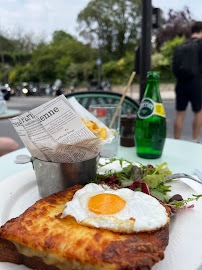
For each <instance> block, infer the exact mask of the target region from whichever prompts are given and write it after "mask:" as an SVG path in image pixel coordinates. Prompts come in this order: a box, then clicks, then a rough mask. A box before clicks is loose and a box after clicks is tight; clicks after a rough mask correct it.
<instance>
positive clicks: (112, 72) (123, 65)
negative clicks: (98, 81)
mask: <svg viewBox="0 0 202 270" xmlns="http://www.w3.org/2000/svg"><path fill="white" fill-rule="evenodd" d="M133 68H134V55H133V53H129V52H128V53H127V54H126V56H125V57H122V58H121V59H119V60H118V61H110V62H108V63H106V64H103V67H102V72H103V77H104V78H108V79H110V80H111V83H112V84H124V83H125V82H127V81H128V78H129V77H130V74H131V73H132V71H133Z"/></svg>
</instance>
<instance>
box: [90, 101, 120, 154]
mask: <svg viewBox="0 0 202 270" xmlns="http://www.w3.org/2000/svg"><path fill="white" fill-rule="evenodd" d="M89 111H90V112H91V113H92V114H93V115H94V116H95V117H96V118H97V119H99V120H100V121H101V122H102V123H103V124H105V126H107V127H108V128H109V127H110V124H111V121H112V119H113V120H114V121H113V124H112V125H111V127H110V130H111V131H112V132H113V134H114V139H113V140H112V142H111V143H106V144H105V145H104V146H103V148H102V151H101V153H100V156H102V157H108V158H110V157H114V156H116V154H117V152H118V148H119V144H120V133H119V131H120V130H119V129H120V118H121V106H119V105H118V104H95V105H90V107H89ZM115 113H116V117H115V118H114V115H115Z"/></svg>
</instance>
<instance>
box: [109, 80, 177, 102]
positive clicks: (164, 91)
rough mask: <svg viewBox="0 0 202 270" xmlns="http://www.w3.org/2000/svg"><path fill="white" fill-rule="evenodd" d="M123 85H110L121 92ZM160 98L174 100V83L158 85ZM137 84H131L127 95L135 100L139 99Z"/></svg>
mask: <svg viewBox="0 0 202 270" xmlns="http://www.w3.org/2000/svg"><path fill="white" fill-rule="evenodd" d="M124 89H125V86H112V91H113V92H118V93H123V91H124ZM159 89H160V93H161V98H162V100H175V84H172V83H162V84H160V85H159ZM139 91H140V90H139V84H133V85H132V86H131V87H130V89H129V90H128V93H127V95H128V96H129V97H132V98H133V99H135V100H136V101H138V100H139Z"/></svg>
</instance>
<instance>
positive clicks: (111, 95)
mask: <svg viewBox="0 0 202 270" xmlns="http://www.w3.org/2000/svg"><path fill="white" fill-rule="evenodd" d="M65 97H66V98H71V97H75V98H76V100H77V101H78V102H79V103H80V104H81V105H82V106H83V107H84V108H86V109H87V110H88V109H89V106H90V105H94V104H119V102H120V99H121V97H122V95H121V94H119V93H115V92H106V91H90V92H89V91H84V92H75V93H70V94H67V95H65ZM138 108H139V105H138V103H137V102H136V101H135V100H134V99H132V98H130V97H128V96H126V97H125V99H124V101H123V103H122V112H121V114H127V113H131V114H137V111H138Z"/></svg>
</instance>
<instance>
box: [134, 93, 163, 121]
mask: <svg viewBox="0 0 202 270" xmlns="http://www.w3.org/2000/svg"><path fill="white" fill-rule="evenodd" d="M152 115H159V116H162V117H166V115H165V111H164V108H163V104H162V103H157V102H154V101H153V100H152V99H151V98H143V100H142V102H141V104H140V108H139V110H138V117H139V118H141V119H146V118H149V117H151V116H152Z"/></svg>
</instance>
